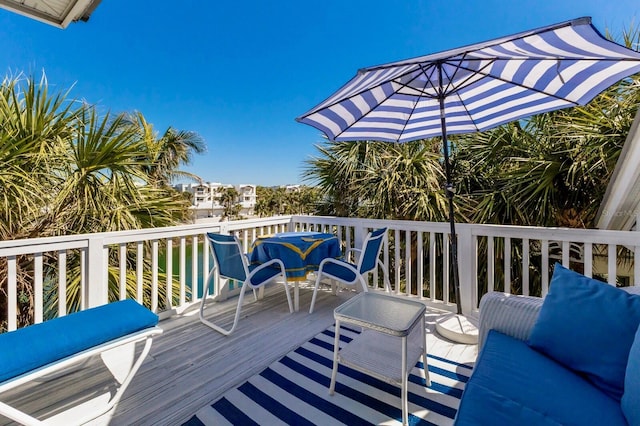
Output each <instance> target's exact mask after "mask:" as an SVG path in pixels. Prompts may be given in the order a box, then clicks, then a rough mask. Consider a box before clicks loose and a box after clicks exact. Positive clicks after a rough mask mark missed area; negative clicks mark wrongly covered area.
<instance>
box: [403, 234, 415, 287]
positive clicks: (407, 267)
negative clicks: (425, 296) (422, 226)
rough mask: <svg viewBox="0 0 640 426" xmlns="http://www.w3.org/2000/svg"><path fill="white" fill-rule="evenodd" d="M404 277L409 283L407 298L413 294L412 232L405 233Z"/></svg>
mask: <svg viewBox="0 0 640 426" xmlns="http://www.w3.org/2000/svg"><path fill="white" fill-rule="evenodd" d="M404 258H405V262H404V276H405V281H406V282H407V296H411V294H413V292H412V289H413V285H412V277H411V231H406V232H405V233H404Z"/></svg>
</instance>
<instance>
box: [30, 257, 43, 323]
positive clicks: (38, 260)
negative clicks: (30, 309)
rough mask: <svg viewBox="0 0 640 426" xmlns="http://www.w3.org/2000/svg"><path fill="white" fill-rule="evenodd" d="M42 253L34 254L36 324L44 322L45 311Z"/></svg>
mask: <svg viewBox="0 0 640 426" xmlns="http://www.w3.org/2000/svg"><path fill="white" fill-rule="evenodd" d="M42 265H43V263H42V253H35V254H34V255H33V293H34V294H33V299H34V304H35V307H34V321H35V323H36V324H38V323H41V322H42V314H43V311H44V306H43V305H44V304H43V293H44V287H43V285H42V276H43V274H42Z"/></svg>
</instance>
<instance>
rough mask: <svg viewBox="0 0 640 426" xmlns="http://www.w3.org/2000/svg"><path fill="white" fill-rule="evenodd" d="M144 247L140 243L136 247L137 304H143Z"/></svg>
mask: <svg viewBox="0 0 640 426" xmlns="http://www.w3.org/2000/svg"><path fill="white" fill-rule="evenodd" d="M143 278H144V247H143V243H142V241H139V242H138V244H137V245H136V300H137V301H138V303H140V304H141V303H142V302H143V297H142V296H143V295H144V287H143V285H144V282H143Z"/></svg>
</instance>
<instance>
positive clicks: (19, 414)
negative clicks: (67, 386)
mask: <svg viewBox="0 0 640 426" xmlns="http://www.w3.org/2000/svg"><path fill="white" fill-rule="evenodd" d="M160 333H162V329H161V328H160V327H157V326H155V327H150V328H146V329H144V330H141V331H138V332H135V333H131V334H128V335H125V336H123V337H120V338H118V339H114V340H111V341H109V342H105V343H103V344H101V345H98V346H94V347H92V348H89V349H86V350H84V351H81V352H78V353H76V354H74V355H71V356H68V357H66V358H63V359H61V360H58V361H55V362H52V363H49V364H46V365H43V366H42V367H39V368H37V369H35V370H31V371H29V372H27V373H24V374H21V375H19V376H16V377H13V378H11V379H8V380H5V381H4V382H2V383H0V393H2V392H5V391H8V390H10V389H13V388H15V387H17V386H20V385H23V384H26V383H28V382H30V381H33V380H35V379H39V378H42V377H44V376H47V375H51V374H53V373H56V372H59V371H61V370H63V369H67V368H70V367H72V366H74V365H75V364H78V363H80V362H82V361H85V360H87V359H89V358H90V357H92V356H95V355H100V356H101V358H102V361H103V362H104V364H105V366H106V367H107V368H108V369H109V371H110V372H111V374H112V375H113V377H114V379H115V380H116V381H117V382H118V383H119V384H120V386H119V387H118V389H117V391H116V392H115V394H114V395H113V397H111V399H110V400H109V402H108V403H107V404H106V406H105V407H104V408H103V409H101V410H99V411H95V412H92V413H91V414H89V415H87V416H85V417H81V418H79V419H78V421H77V424H83V423H86V422H88V421H90V420H93V419H95V418H96V417H98V416H100V415H102V414H104V413H106V412H107V411H109V410H111V409H112V408H113V407H114V406H115V405H116V404H117V403H118V401H119V400H120V398H121V397H122V395H123V394H124V391H125V390H126V389H127V387H128V386H129V384H130V383H131V381H132V379H133V377H134V375H135V374H136V372H137V371H138V369H139V368H140V366H141V365H142V362H143V361H144V359H145V358H146V356H147V355H148V354H149V350H150V349H151V342H152V339H153V336H155V335H158V334H160ZM142 341H144V347H143V349H142V352H140V354H139V355H138V357H137V359H135V345H136V343H138V342H142ZM122 350H130V352H129V354H130V359H129V361H130V362H129V365H128V368H127V369H126V370H122V369H121V366H122V364H123V362H122V361H121V359H122V357H120V356H119V357H118V358H119V360H118V361H116V362H114V360H113V359H112V358H109V355H113V354H115V353H116V352H117V351H122ZM118 355H120V352H118ZM0 414H1V415H3V416H6V417H8V418H10V419H11V420H14V421H16V422H18V423H20V424H23V425H26V426H31V425H33V426H35V425H44V424H47V423H46V420H45V421H43V420H38V419H37V418H35V417H33V416H31V415H29V414H27V413H25V412H23V411H20V410H18V409H17V408H14V407H12V406H10V405H8V404H6V403H4V402H2V401H0Z"/></svg>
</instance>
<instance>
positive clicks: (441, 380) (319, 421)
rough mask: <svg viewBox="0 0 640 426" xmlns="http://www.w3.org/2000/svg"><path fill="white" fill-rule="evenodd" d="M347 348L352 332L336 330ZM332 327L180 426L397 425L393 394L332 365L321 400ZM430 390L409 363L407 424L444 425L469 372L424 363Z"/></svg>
mask: <svg viewBox="0 0 640 426" xmlns="http://www.w3.org/2000/svg"><path fill="white" fill-rule="evenodd" d="M341 330H342V331H341V335H340V337H341V341H343V343H348V342H349V341H350V340H351V339H352V338H353V337H354V336H355V335H357V334H358V332H357V331H355V330H351V329H346V328H344V327H343V328H342V329H341ZM333 339H334V327H330V328H329V329H327V330H325V331H323V332H322V333H320V334H318V335H317V336H315V337H314V338H312V339H311V340H309V341H308V342H306V343H305V344H303V345H302V346H300V347H299V348H297V349H295V350H294V351H292V352H290V353H289V354H287V355H286V356H284V357H283V358H282V359H280V360H279V361H276V362H274V363H273V364H271V365H270V366H269V367H267V368H266V369H265V370H263V371H262V372H260V373H258V374H256V375H255V376H253V377H251V378H249V379H248V380H247V381H246V382H244V383H242V384H241V385H239V386H237V387H235V388H233V389H230V390H229V391H227V392H225V393H224V394H223V395H222V396H221V397H220V398H219V399H218V400H217V401H215V402H214V403H213V404H211V405H208V406H206V407H204V408H202V409H200V410H199V411H198V412H197V413H196V414H195V415H194V416H193V417H192V418H191V419H190V420H189V421H187V422H186V423H184V426H194V425H207V426H209V425H229V424H231V425H256V424H257V425H277V424H290V425H312V424H316V425H323V426H325V425H336V424H346V425H364V424H385V425H390V424H399V423H400V422H401V421H402V411H401V404H400V388H399V387H397V386H393V385H390V384H388V383H386V382H383V381H381V380H378V379H375V378H373V377H371V376H369V375H366V374H363V373H360V372H358V371H355V370H353V369H350V368H347V367H345V366H343V365H340V367H339V370H338V379H337V383H336V392H335V394H334V395H333V396H330V395H329V393H328V387H329V382H330V381H331V367H332V363H333ZM428 362H429V374H430V376H431V387H429V388H425V387H424V379H423V378H422V377H421V375H420V371H419V370H418V368H420V369H421V368H422V362H418V363H417V364H416V368H414V370H413V371H412V374H411V376H410V379H409V380H410V383H409V411H410V414H409V423H410V424H413V425H422V424H424V425H450V424H452V423H453V418H454V416H455V414H456V411H457V409H458V405H459V403H460V397H461V396H462V391H463V389H464V386H465V383H466V382H467V380H468V379H469V376H470V375H471V370H472V366H470V365H467V364H458V363H456V362H452V361H449V360H447V359H444V358H440V357H436V356H431V355H429V358H428Z"/></svg>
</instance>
